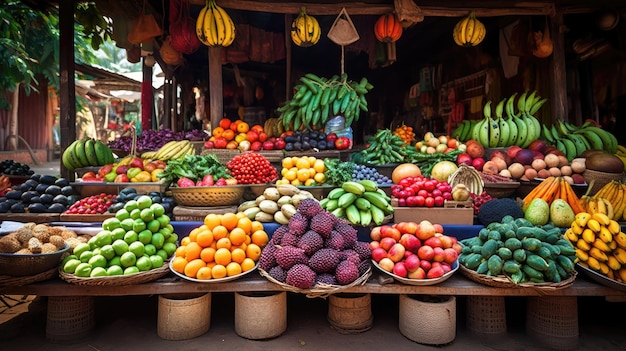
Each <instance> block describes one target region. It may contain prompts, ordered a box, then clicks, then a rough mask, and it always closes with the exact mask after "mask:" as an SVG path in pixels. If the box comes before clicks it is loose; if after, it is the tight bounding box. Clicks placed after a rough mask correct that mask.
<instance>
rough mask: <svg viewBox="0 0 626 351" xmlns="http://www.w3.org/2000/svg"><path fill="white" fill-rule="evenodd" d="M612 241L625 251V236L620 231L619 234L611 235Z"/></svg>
mask: <svg viewBox="0 0 626 351" xmlns="http://www.w3.org/2000/svg"><path fill="white" fill-rule="evenodd" d="M613 239H614V240H613V241H615V242H616V243H617V245H618V246H619V247H621V248H622V249H626V234H625V233H624V232H621V231H620V232H619V233H617V234H615V235H613Z"/></svg>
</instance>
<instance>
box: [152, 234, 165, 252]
mask: <svg viewBox="0 0 626 351" xmlns="http://www.w3.org/2000/svg"><path fill="white" fill-rule="evenodd" d="M150 243H151V244H152V245H154V247H155V248H157V249H160V248H162V247H163V244H165V237H164V236H163V234H161V233H154V234H152V238H151V239H150Z"/></svg>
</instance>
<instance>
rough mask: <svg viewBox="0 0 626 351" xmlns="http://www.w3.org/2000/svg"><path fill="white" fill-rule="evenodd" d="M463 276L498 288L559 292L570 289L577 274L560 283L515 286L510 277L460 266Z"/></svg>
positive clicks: (528, 283)
mask: <svg viewBox="0 0 626 351" xmlns="http://www.w3.org/2000/svg"><path fill="white" fill-rule="evenodd" d="M460 271H461V274H463V275H464V276H465V277H466V278H468V279H469V280H472V281H475V282H476V283H480V284H484V285H488V286H493V287H496V288H534V289H539V290H559V289H564V288H568V287H570V286H571V285H572V284H574V280H576V275H577V274H576V272H573V273H572V274H571V275H570V276H569V278H567V279H565V280H563V281H561V282H560V283H530V282H526V283H520V284H515V283H514V282H513V281H512V280H511V279H510V278H509V277H507V276H505V275H498V276H495V277H494V276H488V275H486V274H478V273H476V271H473V270H471V269H469V268H465V267H463V266H460Z"/></svg>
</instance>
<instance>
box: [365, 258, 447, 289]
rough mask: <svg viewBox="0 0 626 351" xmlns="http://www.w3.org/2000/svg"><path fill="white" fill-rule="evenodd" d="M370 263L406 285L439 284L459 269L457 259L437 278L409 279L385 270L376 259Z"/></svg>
mask: <svg viewBox="0 0 626 351" xmlns="http://www.w3.org/2000/svg"><path fill="white" fill-rule="evenodd" d="M372 264H373V265H374V267H376V268H378V270H379V271H381V272H382V273H384V274H386V275H388V276H390V277H392V278H393V279H395V280H397V281H399V282H400V283H403V284H406V285H416V286H426V285H435V284H439V283H441V282H444V281H446V280H448V278H450V277H451V276H452V275H453V274H454V272H456V271H457V270H458V269H459V261H455V262H454V263H453V264H452V270H450V272H448V273H446V274H444V275H442V276H441V277H439V278H434V279H409V278H402V277H399V276H397V275H395V274H393V273H390V272H387V271H386V270H384V269H382V268H380V266H379V265H378V263H376V261H374V260H372Z"/></svg>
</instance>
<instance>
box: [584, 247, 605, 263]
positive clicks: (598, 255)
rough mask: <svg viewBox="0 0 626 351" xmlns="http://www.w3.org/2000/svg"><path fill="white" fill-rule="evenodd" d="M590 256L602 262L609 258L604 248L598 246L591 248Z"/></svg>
mask: <svg viewBox="0 0 626 351" xmlns="http://www.w3.org/2000/svg"><path fill="white" fill-rule="evenodd" d="M589 256H591V257H593V258H595V259H596V260H598V261H600V262H606V261H607V260H608V259H609V257H608V256H607V255H606V253H604V252H603V251H602V250H600V249H598V248H597V247H592V248H591V249H589Z"/></svg>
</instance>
